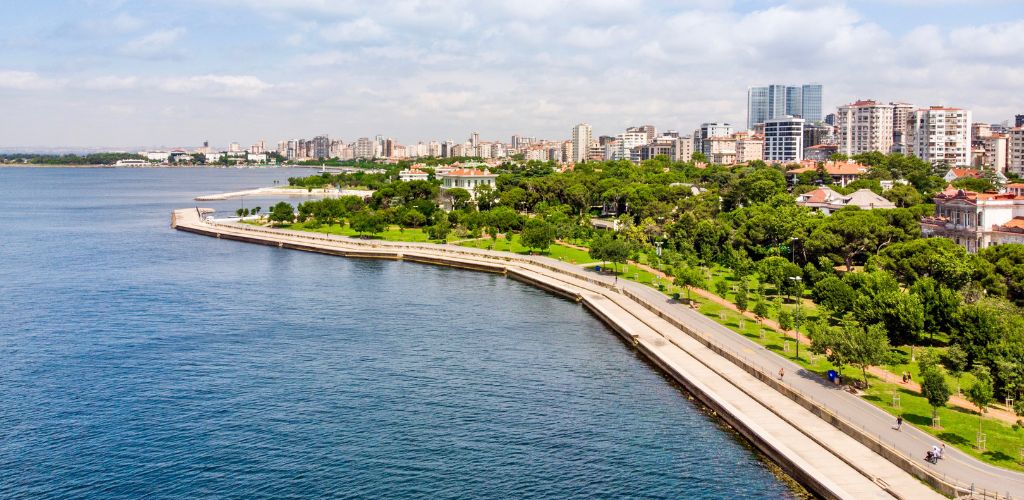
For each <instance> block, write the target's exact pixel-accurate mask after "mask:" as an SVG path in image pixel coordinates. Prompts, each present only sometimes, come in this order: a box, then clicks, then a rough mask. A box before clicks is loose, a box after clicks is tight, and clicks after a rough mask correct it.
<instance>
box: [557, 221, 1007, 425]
mask: <svg viewBox="0 0 1024 500" xmlns="http://www.w3.org/2000/svg"><path fill="white" fill-rule="evenodd" d="M558 244H559V245H565V246H568V247H572V248H576V249H579V250H586V249H587V248H586V247H581V246H578V245H573V244H571V243H568V242H564V241H559V242H558ZM627 262H628V263H629V264H630V265H633V266H636V267H637V268H639V269H643V270H644V271H647V272H649V273H651V274H653V275H655V276H657V277H659V278H662V279H667V280H670V278H671V277H670V276H669V275H667V274H665V273H664V272H663V271H661V270H659V269H657V268H654V267H651V266H649V265H647V264H641V263H639V262H634V261H632V260H630V261H627ZM687 288H690V290H691V291H692V292H693V293H695V294H697V295H699V296H700V297H703V298H704V299H705V300H709V301H711V302H714V303H715V304H718V305H720V306H722V307H725V308H727V309H729V310H730V311H733V312H735V313H737V314H740V315H742V316H744V317H746V318H749V319H751V320H754V321H759V322H761V323H763V324H764V325H765V326H767V327H769V328H771V329H773V330H775V331H778V332H781V333H782V334H783V335H785V336H787V337H790V338H792V339H794V340H797V341H799V342H800V344H801V345H808V346H809V345H810V344H811V341H810V339H808V338H807V335H806V334H805V335H799V336H798V335H797V333H796V331H795V330H787V329H783V328H782V327H781V326H780V325H779V322H778V321H776V320H773V319H771V318H761V317H759V316H757V315H756V314H754V313H753V312H751V311H740V309H739V308H738V307H736V304H733V303H732V302H729V301H728V300H726V299H724V298H722V297H720V296H718V295H716V294H715V293H713V292H710V291H708V290H704V289H702V288H696V287H687ZM868 373H870V374H872V375H874V376H876V377H878V378H879V379H882V380H885V381H887V382H892V383H897V384H900V385H901V386H902V387H904V388H906V389H907V390H909V391H911V392H915V393H917V394H920V393H921V385H920V384H918V383H917V382H914V381H912V380H911V381H907V382H902V381H899V382H898V380H899V379H900V377H901V376H900V375H897V374H895V373H893V372H891V371H889V370H886V369H885V368H883V367H881V366H871V367H868ZM949 404H950V405H951V406H956V407H958V408H963V409H965V410H970V411H973V412H978V407H977V406H976V405H975V404H974V403H971V402H970V401H968V400H967V399H966V398H964V397H963V396H961V395H958V394H954V395H952V396H951V397H950V398H949ZM985 414H986V415H987V416H988V417H989V418H994V419H996V420H999V421H1001V422H1005V423H1007V424H1010V425H1012V424H1015V423H1017V420H1018V419H1019V418H1020V417H1018V416H1017V415H1016V414H1015V413H1014V412H1013V410H1012V409H1008V408H1007V407H1006V406H1005V405H993V406H989V407H988V409H987V411H986V413H985Z"/></svg>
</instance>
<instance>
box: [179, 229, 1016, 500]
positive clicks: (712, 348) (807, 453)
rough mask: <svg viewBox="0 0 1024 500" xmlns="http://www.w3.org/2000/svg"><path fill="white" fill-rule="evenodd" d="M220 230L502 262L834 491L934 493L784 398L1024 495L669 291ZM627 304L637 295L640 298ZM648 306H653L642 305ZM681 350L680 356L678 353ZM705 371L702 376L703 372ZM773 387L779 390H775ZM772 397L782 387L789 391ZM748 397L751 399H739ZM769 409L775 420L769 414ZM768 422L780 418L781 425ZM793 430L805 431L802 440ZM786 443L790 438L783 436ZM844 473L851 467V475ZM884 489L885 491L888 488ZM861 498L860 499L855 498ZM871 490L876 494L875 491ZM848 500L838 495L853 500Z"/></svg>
mask: <svg viewBox="0 0 1024 500" xmlns="http://www.w3.org/2000/svg"><path fill="white" fill-rule="evenodd" d="M190 213H191V216H189V214H190ZM195 214H196V211H194V210H184V211H178V212H176V214H175V217H176V218H179V223H181V222H182V221H183V220H184V219H191V221H190V222H188V223H189V224H199V225H202V224H203V223H201V222H199V221H198V217H197V216H196V215H195ZM216 230H217V231H225V232H226V231H231V232H234V231H239V232H242V233H246V234H247V235H248V234H249V233H252V232H254V231H265V232H268V233H272V234H273V237H272V238H271V240H272V241H275V242H278V241H286V242H287V241H295V242H301V243H302V244H303V245H307V246H308V245H309V244H310V240H321V241H325V243H324V244H325V245H328V246H331V245H343V246H345V245H347V246H354V247H358V251H359V253H363V254H365V253H366V252H367V249H372V248H376V247H387V248H389V249H390V250H389V252H390V253H392V254H393V253H395V251H396V250H395V249H399V251H402V252H409V253H415V252H424V254H425V255H429V254H431V253H434V254H437V253H443V254H445V255H446V258H448V259H449V260H453V259H454V260H457V259H465V263H466V265H467V266H470V265H472V264H474V263H477V264H480V265H481V266H484V265H490V266H494V265H495V264H498V265H504V266H506V268H508V269H510V270H511V269H512V268H517V269H519V270H520V271H523V272H527V273H530V274H532V276H533V277H534V278H535V279H541V280H548V281H552V280H554V281H561V282H562V284H561V285H560V286H558V287H555V288H561V289H562V290H566V289H571V290H574V292H573V293H576V294H578V296H579V297H580V298H582V299H584V300H585V302H586V303H587V304H588V306H589V307H591V308H592V309H595V312H598V313H599V314H601V312H600V311H601V308H602V307H603V308H604V309H605V312H604V314H610V315H612V317H613V318H615V321H616V322H621V323H629V324H631V325H632V331H634V332H640V333H639V334H637V335H636V337H634V338H635V339H636V343H637V345H638V348H642V349H646V350H647V351H649V352H651V353H653V354H654V355H656V356H657V357H658V358H660V359H661V360H662V361H663V363H664V364H665V365H666V366H663V367H664V368H665V369H666V370H668V371H670V372H676V373H683V372H684V371H688V373H689V374H688V375H684V378H687V379H689V380H691V381H693V383H694V384H705V385H707V388H710V389H712V390H711V393H712V394H716V395H720V396H721V397H723V398H725V399H724V400H723V402H722V403H721V404H722V406H723V407H726V408H739V407H740V406H743V408H742V411H739V414H740V415H747V416H751V415H754V414H756V415H757V417H756V420H755V421H752V422H748V423H749V424H750V425H754V424H761V425H767V424H766V422H769V421H771V422H776V424H773V425H777V429H774V428H773V429H772V430H769V429H766V428H763V427H755V428H760V429H761V430H763V431H764V432H766V433H768V435H769V436H775V440H774V441H773V442H774V444H775V445H776V446H779V447H780V448H770V449H776V450H781V451H779V452H780V453H784V454H786V456H788V457H790V458H791V459H792V460H793V462H794V463H799V462H800V460H804V461H806V462H807V463H806V464H804V465H806V466H808V467H811V468H810V469H804V470H816V471H817V472H818V473H822V474H825V475H824V476H822V477H823V478H832V477H833V476H835V477H839V478H845V479H847V480H848V481H850V482H849V483H842V482H841V481H834V480H833V481H832V482H831V483H830V484H832V486H834V487H835V488H839V490H841V491H844V492H845V493H847V494H851V495H852V496H854V497H863V496H877V493H878V492H879V491H883V492H884V491H890V492H894V491H895V492H898V493H897V494H898V496H902V497H905V498H924V497H927V496H930V495H932V494H933V493H932V492H931V490H923V491H921V490H920V483H918V482H917V481H916V480H913V479H910V481H908V479H909V478H910V476H909V475H907V474H906V473H905V472H903V471H902V470H900V469H897V468H896V467H895V466H894V465H893V464H892V463H890V462H888V461H885V460H878V458H879V456H878V455H876V454H875V453H874V452H872V451H871V450H869V449H868V448H867V447H865V446H863V445H861V444H860V443H858V442H856V441H854V440H853V438H851V437H850V436H848V435H847V434H844V433H843V432H841V431H839V429H838V428H837V427H834V426H833V425H830V424H828V423H826V422H825V420H822V419H821V418H818V417H817V416H815V414H814V413H812V412H811V411H808V410H807V409H805V408H804V406H801V405H799V404H797V403H796V401H797V400H794V399H791V398H790V397H786V396H785V395H783V392H791V393H795V394H799V395H801V396H802V397H803V398H806V399H807V400H809V401H813V402H814V403H815V404H818V405H821V406H823V407H825V408H827V409H828V410H829V411H831V412H832V413H834V414H836V415H838V416H839V417H841V418H842V419H844V420H846V421H847V422H851V423H853V424H854V425H856V426H859V427H860V428H861V430H862V432H863V433H865V434H870V435H872V436H875V439H877V440H878V441H879V442H880V443H884V444H885V445H886V446H888V447H891V448H892V449H893V450H898V451H899V452H902V453H903V454H904V456H902V457H900V456H896V458H895V459H894V460H897V461H899V460H909V461H911V462H912V463H915V464H916V465H917V466H925V467H929V468H932V469H933V470H934V471H935V473H936V474H937V475H939V476H943V477H945V478H946V480H947V481H950V482H957V483H959V484H961V485H963V487H968V486H969V485H970V484H971V483H975V484H976V485H977V487H978V488H979V489H980V488H985V489H987V490H990V491H998V492H1001V493H1003V494H1006V493H1013V494H1014V495H1015V496H1018V497H1020V496H1024V475H1022V474H1019V473H1016V472H1012V471H1006V470H1003V469H999V468H996V467H992V466H989V465H986V464H983V463H981V462H979V461H978V460H975V459H973V458H971V457H968V456H965V455H963V454H961V453H959V452H956V451H955V450H948V451H947V458H946V459H944V460H943V461H942V462H940V464H939V465H937V466H931V465H929V464H925V463H924V461H923V460H921V458H920V457H922V456H923V454H924V451H925V450H926V449H927V448H928V447H930V446H931V445H932V444H934V439H933V438H931V437H929V436H928V435H927V434H924V433H923V432H920V431H918V430H916V429H914V428H912V427H910V426H904V431H902V432H896V431H894V430H892V429H891V427H892V425H893V421H892V417H891V416H889V415H888V414H886V413H885V412H883V411H882V410H880V409H878V408H876V407H874V406H872V405H870V404H868V403H866V402H865V401H862V400H861V399H860V398H858V397H856V396H853V395H850V394H847V393H845V392H843V391H840V390H837V389H835V388H834V386H831V385H830V384H827V383H826V382H824V381H822V380H820V379H818V378H817V377H816V376H814V375H813V374H810V373H806V372H803V371H802V370H801V369H800V368H799V367H798V366H796V365H794V364H792V363H790V362H789V361H787V360H786V359H784V358H782V357H780V356H778V355H776V354H775V353H773V352H771V351H768V350H766V349H764V348H762V347H760V346H759V345H757V344H756V343H753V342H752V341H750V340H749V339H746V338H745V337H743V336H741V335H738V334H736V333H734V332H732V331H731V330H729V329H728V328H726V327H724V326H722V325H719V324H718V323H716V322H714V321H712V320H710V319H709V318H706V317H704V316H703V315H701V314H699V313H698V312H696V311H693V310H691V309H689V308H687V307H681V306H679V305H678V304H675V303H673V302H672V301H670V300H669V299H668V298H667V297H665V296H664V295H662V294H661V293H659V292H657V291H655V290H653V289H651V288H649V287H646V286H643V285H640V284H637V283H633V282H628V281H619V282H618V283H614V282H613V280H612V278H610V277H606V276H601V275H598V274H597V273H594V272H589V271H584V270H581V269H580V268H579V267H578V266H573V265H571V264H567V263H562V262H558V261H555V260H552V259H547V258H543V257H529V256H520V255H514V254H508V253H505V252H489V251H485V250H476V249H467V248H463V247H450V246H443V245H430V244H407V243H403V244H390V243H386V242H362V241H358V240H350V239H348V238H340V237H324V236H323V235H316V236H314V235H310V234H309V233H299V232H294V231H284V230H266V229H261V228H254V227H252V226H247V227H242V226H238V227H231V225H228V224H218V225H217V226H216ZM326 240H341V241H326ZM538 277H539V278H538ZM615 287H618V288H615ZM616 290H621V291H622V292H623V293H615V291H616ZM627 296H632V297H635V299H636V300H635V301H634V300H632V299H631V298H629V297H627ZM644 303H646V305H643V304H644ZM656 312H657V313H656ZM674 324H679V325H682V326H684V327H685V328H686V329H689V330H691V333H690V334H687V333H684V332H683V331H682V330H680V329H679V328H676V327H675V326H674ZM705 343H706V344H707V345H705ZM673 348H675V349H674V350H673ZM677 351H678V352H677ZM716 351H718V352H723V353H728V354H729V355H730V356H733V357H735V358H736V360H737V362H739V360H742V363H745V364H747V365H750V366H757V367H760V372H759V373H757V372H756V373H753V374H752V373H750V372H748V371H746V370H744V369H741V368H740V366H738V365H737V364H734V363H732V362H730V361H729V360H727V359H726V358H725V357H722V356H720V355H719V354H718V353H717V352H716ZM687 356H688V357H687ZM700 366H703V367H704V368H700ZM779 368H785V370H786V373H787V375H786V377H785V379H784V383H781V384H780V383H778V382H776V381H768V380H767V379H766V377H771V375H766V374H774V373H777V372H778V369H779ZM705 370H707V371H705ZM773 385H776V386H778V387H773ZM730 388H731V389H730ZM768 389H779V390H781V391H783V392H779V391H777V390H768ZM737 391H738V392H737ZM740 393H742V394H743V395H745V396H744V397H739V396H738V395H739V394H740ZM730 405H731V406H730ZM751 405H752V406H751ZM758 408H760V410H758ZM840 409H841V410H840ZM765 411H767V413H764V412H765ZM758 412H761V413H758ZM770 415H774V417H771V416H770ZM744 425H745V424H744ZM779 429H783V430H779ZM785 429H788V431H786V430H785ZM795 430H796V431H799V433H798V434H795V433H794V431H795ZM787 432H788V434H787ZM778 436H783V437H782V438H779V437H778ZM825 448H827V449H828V451H827V452H825V453H826V454H825V455H820V453H822V450H823V449H825ZM823 456H831V457H833V459H832V460H826V459H823V458H822V457H823ZM894 456H895V455H894ZM833 464H836V465H835V466H836V467H839V469H837V470H831V471H827V470H824V469H820V468H821V467H826V466H831V465H833ZM838 464H844V465H838ZM844 467H845V468H846V469H843V468H844ZM840 469H841V470H840ZM848 469H853V470H855V471H856V472H857V473H859V477H860V478H862V479H866V478H871V479H872V481H869V482H870V483H871V484H874V485H875V486H876V488H875V489H872V487H871V486H868V484H866V483H864V482H863V481H861V480H859V479H856V478H851V477H847V476H846V475H844V474H848V473H849V470H848ZM844 470H845V472H844ZM881 485H887V486H886V487H882V486H881ZM915 485H916V486H915ZM879 488H881V489H879ZM836 491H838V490H836ZM855 491H856V492H857V493H854V492H855ZM871 491H874V493H869V492H871ZM847 494H842V495H839V496H848V495H847Z"/></svg>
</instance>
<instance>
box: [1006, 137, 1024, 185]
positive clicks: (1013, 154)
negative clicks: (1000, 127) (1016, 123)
mask: <svg viewBox="0 0 1024 500" xmlns="http://www.w3.org/2000/svg"><path fill="white" fill-rule="evenodd" d="M1006 170H1007V171H1009V172H1010V173H1011V174H1017V175H1024V127H1017V128H1014V129H1010V143H1009V148H1008V154H1007V163H1006Z"/></svg>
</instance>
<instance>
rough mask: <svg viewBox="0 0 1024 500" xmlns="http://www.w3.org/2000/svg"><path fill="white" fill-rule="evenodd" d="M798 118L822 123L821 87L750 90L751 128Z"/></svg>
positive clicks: (754, 88) (813, 85) (748, 117)
mask: <svg viewBox="0 0 1024 500" xmlns="http://www.w3.org/2000/svg"><path fill="white" fill-rule="evenodd" d="M786 116H797V117H800V118H803V119H804V120H806V121H807V122H820V121H821V85H819V84H816V83H812V84H806V85H801V86H795V85H792V86H791V85H779V84H774V85H768V86H767V87H750V88H749V89H747V129H753V128H754V125H757V124H758V123H764V122H765V121H767V120H770V119H773V118H783V117H786Z"/></svg>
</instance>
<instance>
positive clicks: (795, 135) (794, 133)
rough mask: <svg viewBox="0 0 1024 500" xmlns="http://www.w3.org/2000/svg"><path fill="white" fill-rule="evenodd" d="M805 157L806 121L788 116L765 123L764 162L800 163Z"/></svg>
mask: <svg viewBox="0 0 1024 500" xmlns="http://www.w3.org/2000/svg"><path fill="white" fill-rule="evenodd" d="M803 157H804V119H803V118H796V117H793V116H787V117H783V118H773V119H770V120H767V121H765V122H764V161H767V162H770V163H794V162H800V161H801V160H803Z"/></svg>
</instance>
